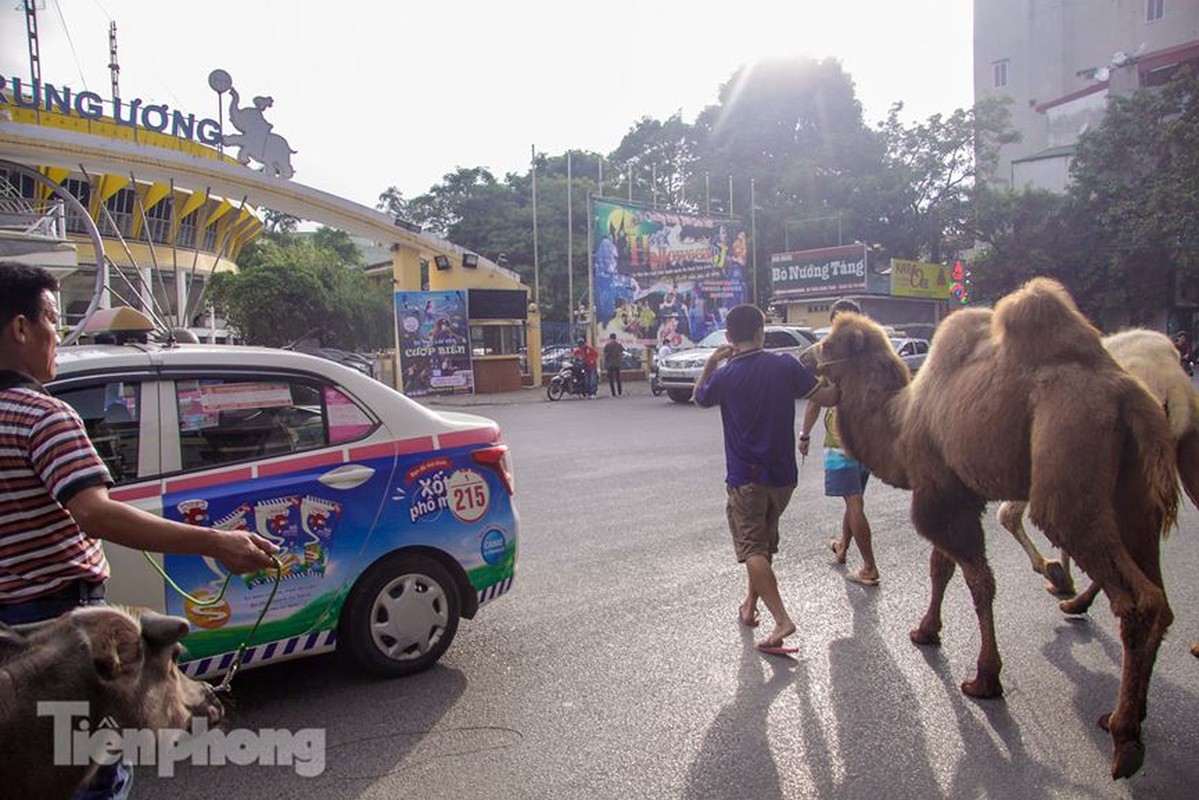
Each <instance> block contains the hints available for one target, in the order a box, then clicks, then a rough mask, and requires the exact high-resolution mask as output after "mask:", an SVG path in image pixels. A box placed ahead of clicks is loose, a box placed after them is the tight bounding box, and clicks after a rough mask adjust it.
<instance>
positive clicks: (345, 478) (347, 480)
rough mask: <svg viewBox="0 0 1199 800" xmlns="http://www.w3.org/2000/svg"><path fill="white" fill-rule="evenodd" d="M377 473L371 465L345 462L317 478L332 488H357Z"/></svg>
mask: <svg viewBox="0 0 1199 800" xmlns="http://www.w3.org/2000/svg"><path fill="white" fill-rule="evenodd" d="M374 474H375V471H374V469H372V468H371V467H364V466H362V465H361V464H345V465H343V466H340V467H338V468H337V469H335V470H331V471H329V472H326V473H325V474H324V475H322V476H320V477H319V478H318V479H317V480H319V481H320V482H321V483H323V484H325V485H326V486H328V487H329V488H330V489H356V488H357V487H359V486H361V485H362V484H364V483H366V482H367V481H369V480H370V479H371V476H373V475H374Z"/></svg>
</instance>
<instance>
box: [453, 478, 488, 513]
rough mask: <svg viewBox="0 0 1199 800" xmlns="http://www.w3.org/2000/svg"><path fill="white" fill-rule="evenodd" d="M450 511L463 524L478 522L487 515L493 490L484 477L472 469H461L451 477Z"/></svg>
mask: <svg viewBox="0 0 1199 800" xmlns="http://www.w3.org/2000/svg"><path fill="white" fill-rule="evenodd" d="M447 488H448V489H449V490H450V511H451V512H452V513H453V515H454V517H455V518H457V519H458V520H460V521H461V522H476V521H478V519H479V518H480V517H482V516H483V515H484V514H485V513H487V505H488V503H489V502H490V500H491V489H490V487H488V485H487V481H486V480H485V479H484V478H483V476H482V475H480V474H479V473H477V472H475V471H474V470H472V469H460V470H458V471H457V472H455V473H454V474H453V475H451V476H450V480H449V481H448V486H447Z"/></svg>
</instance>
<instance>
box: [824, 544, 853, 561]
mask: <svg viewBox="0 0 1199 800" xmlns="http://www.w3.org/2000/svg"><path fill="white" fill-rule="evenodd" d="M828 549H829V550H832V551H833V558H835V559H837V563H838V564H844V563H845V556H846V552H845V550H842V549H841V540H840V539H829V540H828ZM846 549H848V548H846Z"/></svg>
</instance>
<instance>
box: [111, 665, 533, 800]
mask: <svg viewBox="0 0 1199 800" xmlns="http://www.w3.org/2000/svg"><path fill="white" fill-rule="evenodd" d="M466 687H467V679H466V677H465V676H464V675H463V674H462V673H461V672H459V671H458V670H456V669H452V668H448V667H444V666H441V665H436V666H434V667H433V668H432V669H430V670H428V671H426V672H423V673H421V674H419V675H413V676H410V677H407V678H403V679H400V680H382V679H376V678H373V677H371V676H369V675H365V674H364V673H362V672H361V671H360V670H357V669H355V668H354V667H352V666H350V665H347V664H344V663H343V662H342V660H341V659H339V658H337V657H336V656H333V655H330V656H317V657H315V658H308V659H303V660H302V661H293V662H287V663H282V664H275V665H272V666H271V667H270V668H269V669H264V670H251V671H247V672H243V673H240V674H239V675H238V676H237V677H236V679H235V680H234V681H233V697H232V700H231V702H230V706H231V710H230V718H229V726H228V727H229V729H231V730H232V729H238V730H249V731H254V732H261V731H264V730H286V731H291V732H297V731H303V730H305V729H321V730H323V731H324V769H323V771H322V772H321V773H320V774H319V775H316V776H314V777H305V776H304V775H303V774H300V772H299V771H297V769H296V767H295V765H294V764H279V765H274V766H263V765H261V764H257V763H255V764H248V765H245V766H240V765H234V764H226V765H224V766H199V765H193V764H190V763H182V764H180V765H178V766H177V768H176V770H175V775H174V776H173V777H161V776H159V775H158V774H156V770H155V768H154V767H139V768H138V769H137V770H136V775H135V779H134V786H135V788H134V793H135V796H137V797H168V796H169V797H171V798H180V800H184V799H186V798H210V797H241V796H244V794H245V791H246V787H247V786H253V787H255V788H254V796H255V797H256V798H294V797H321V798H334V799H336V798H355V797H359V796H361V794H362V792H363V790H364V789H365V788H366V787H367V786H369V784H370V783H371V782H373V781H375V780H376V779H378V778H379V777H381V776H383V775H388V774H393V773H397V772H400V771H402V770H406V769H416V768H419V767H421V766H423V765H426V764H427V763H428V762H430V761H432V760H435V759H438V758H445V757H453V756H462V755H469V754H471V753H479V752H485V751H488V750H494V749H499V748H506V747H512V746H514V745H516V744H518V743H519V742H520V738H521V737H520V734H519V733H517V732H516V731H514V730H510V729H502V728H493V727H486V726H480V727H476V728H462V729H441V728H439V722H440V720H441V719H442V717H443V716H444V715H445V714H446V712H448V711H449V710H450V709H451V708H453V707H454V705H455V704H456V703H457V702H458V700H459V698H460V697H461V696H462V694H463V693H464V692H465V690H466ZM346 707H353V708H355V709H356V710H357V714H356V715H355V716H354V717H353V718H347V717H346V716H345V715H344V709H345V708H346ZM330 721H333V722H332V723H330Z"/></svg>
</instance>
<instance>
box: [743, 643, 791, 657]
mask: <svg viewBox="0 0 1199 800" xmlns="http://www.w3.org/2000/svg"><path fill="white" fill-rule="evenodd" d="M754 647H756V648H757V649H758V652H761V653H766V654H768V655H772V656H789V655H791V654H792V653H798V652H799V648H798V647H791V646H789V645H785V644H766V643H765V642H758V643H757V644H755V645H754Z"/></svg>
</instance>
